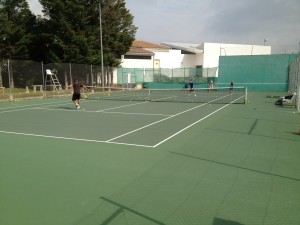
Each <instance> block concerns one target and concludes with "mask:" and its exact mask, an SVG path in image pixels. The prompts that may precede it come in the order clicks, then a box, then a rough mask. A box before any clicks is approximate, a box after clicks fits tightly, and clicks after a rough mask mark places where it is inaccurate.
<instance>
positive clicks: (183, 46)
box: [162, 42, 203, 53]
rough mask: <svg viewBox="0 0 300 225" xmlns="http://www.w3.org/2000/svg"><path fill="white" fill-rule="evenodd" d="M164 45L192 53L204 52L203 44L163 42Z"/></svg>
mask: <svg viewBox="0 0 300 225" xmlns="http://www.w3.org/2000/svg"><path fill="white" fill-rule="evenodd" d="M162 45H164V46H167V47H169V48H171V49H178V50H182V51H186V52H190V53H203V44H191V43H170V42H163V43H162Z"/></svg>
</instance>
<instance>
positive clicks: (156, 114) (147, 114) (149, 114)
mask: <svg viewBox="0 0 300 225" xmlns="http://www.w3.org/2000/svg"><path fill="white" fill-rule="evenodd" d="M33 109H40V110H47V111H71V112H87V113H106V114H120V115H143V116H165V117H166V116H171V115H166V114H158V113H126V112H104V110H103V111H99V110H97V111H91V110H76V109H74V110H72V109H48V108H43V107H35V108H33Z"/></svg>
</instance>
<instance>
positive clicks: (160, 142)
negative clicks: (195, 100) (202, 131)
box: [153, 96, 244, 148]
mask: <svg viewBox="0 0 300 225" xmlns="http://www.w3.org/2000/svg"><path fill="white" fill-rule="evenodd" d="M243 97H244V96H241V97H239V98H238V99H236V100H234V101H232V102H231V103H234V102H236V101H237V100H239V99H240V98H243ZM231 103H229V104H226V105H224V106H222V107H221V108H219V109H217V110H215V111H213V112H212V113H210V114H208V115H207V116H205V117H203V118H201V119H199V120H197V121H196V122H194V123H192V124H190V125H188V126H187V127H185V128H183V129H181V130H180V131H178V132H176V133H175V134H173V135H171V136H169V137H168V138H166V139H164V140H162V141H161V142H159V143H157V144H156V145H154V146H153V148H156V147H157V146H159V145H161V144H162V143H164V142H166V141H167V140H169V139H171V138H173V137H175V136H176V135H177V134H180V133H181V132H183V131H185V130H186V129H188V128H190V127H192V126H194V125H195V124H197V123H199V122H201V121H203V120H205V119H207V118H208V117H210V116H211V115H213V114H215V113H217V112H218V111H220V110H222V109H224V108H225V107H227V106H229V105H230V104H231Z"/></svg>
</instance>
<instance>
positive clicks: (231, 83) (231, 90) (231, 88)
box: [230, 81, 233, 93]
mask: <svg viewBox="0 0 300 225" xmlns="http://www.w3.org/2000/svg"><path fill="white" fill-rule="evenodd" d="M230 93H233V81H231V82H230Z"/></svg>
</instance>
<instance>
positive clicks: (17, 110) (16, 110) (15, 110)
mask: <svg viewBox="0 0 300 225" xmlns="http://www.w3.org/2000/svg"><path fill="white" fill-rule="evenodd" d="M32 109H34V108H26V109H14V110H8V111H2V112H0V113H10V112H19V111H25V110H32Z"/></svg>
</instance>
